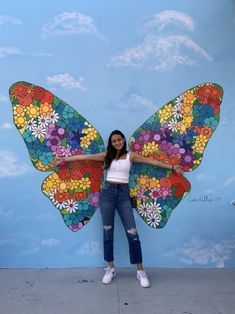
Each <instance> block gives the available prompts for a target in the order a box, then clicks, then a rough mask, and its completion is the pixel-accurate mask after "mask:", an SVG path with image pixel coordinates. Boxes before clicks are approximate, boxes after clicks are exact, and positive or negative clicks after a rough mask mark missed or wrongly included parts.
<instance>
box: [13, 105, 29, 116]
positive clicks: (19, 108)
mask: <svg viewBox="0 0 235 314" xmlns="http://www.w3.org/2000/svg"><path fill="white" fill-rule="evenodd" d="M25 111H26V109H25V107H23V106H21V105H16V106H15V107H14V108H13V113H14V116H17V117H19V116H24V114H25Z"/></svg>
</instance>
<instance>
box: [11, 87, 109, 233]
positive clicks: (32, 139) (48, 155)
mask: <svg viewBox="0 0 235 314" xmlns="http://www.w3.org/2000/svg"><path fill="white" fill-rule="evenodd" d="M9 94H10V100H11V103H12V106H13V119H14V124H15V126H16V128H17V129H18V131H19V132H20V134H21V136H22V138H23V140H24V142H25V144H26V147H27V149H28V152H29V156H30V159H31V161H32V163H33V165H34V166H35V167H36V168H37V169H38V170H40V171H47V172H48V171H53V172H52V173H51V174H50V175H49V176H48V177H47V178H46V179H45V180H44V181H43V183H42V192H43V193H44V195H46V196H47V197H48V198H49V199H50V200H51V202H52V203H53V204H54V205H55V207H56V208H57V209H58V210H59V211H60V213H61V215H62V217H63V219H64V221H65V224H66V225H67V226H68V227H69V229H71V230H72V231H77V230H79V229H81V228H82V227H83V226H84V225H85V224H87V223H88V222H89V220H90V219H91V217H92V216H93V214H94V212H95V210H96V208H97V207H98V206H99V194H100V189H101V185H102V180H103V163H102V162H97V161H79V162H78V161H74V162H69V163H64V164H62V165H59V167H55V168H53V167H52V165H51V163H52V161H53V160H54V158H55V157H59V156H66V157H67V156H73V155H79V154H90V153H94V154H95V153H99V152H102V151H104V144H103V140H102V138H101V136H100V134H99V133H98V132H97V130H96V129H95V128H94V127H93V126H92V125H91V124H90V123H89V122H88V121H87V120H85V119H84V118H83V117H82V116H81V115H80V114H78V113H77V111H76V110H74V109H73V108H72V107H70V106H69V105H68V104H67V103H66V102H64V101H63V100H61V99H60V98H58V97H56V96H55V95H53V94H52V93H51V92H49V91H47V90H45V89H44V88H42V87H40V86H36V85H33V84H30V83H27V82H17V83H15V84H13V85H12V86H11V87H10V91H9Z"/></svg>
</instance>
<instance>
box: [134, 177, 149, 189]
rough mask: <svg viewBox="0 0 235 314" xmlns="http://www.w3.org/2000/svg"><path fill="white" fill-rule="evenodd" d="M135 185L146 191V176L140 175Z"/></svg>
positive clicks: (147, 185)
mask: <svg viewBox="0 0 235 314" xmlns="http://www.w3.org/2000/svg"><path fill="white" fill-rule="evenodd" d="M136 181H137V184H138V185H139V186H140V188H142V189H148V188H149V177H148V176H147V175H143V174H141V175H140V176H139V177H138V178H137V179H136Z"/></svg>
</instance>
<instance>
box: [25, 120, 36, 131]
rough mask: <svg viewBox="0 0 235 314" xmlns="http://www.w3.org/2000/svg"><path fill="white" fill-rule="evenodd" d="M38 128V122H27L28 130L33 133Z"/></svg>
mask: <svg viewBox="0 0 235 314" xmlns="http://www.w3.org/2000/svg"><path fill="white" fill-rule="evenodd" d="M36 128H37V122H36V121H35V120H34V119H30V120H29V121H27V125H26V130H29V131H33V130H34V129H36Z"/></svg>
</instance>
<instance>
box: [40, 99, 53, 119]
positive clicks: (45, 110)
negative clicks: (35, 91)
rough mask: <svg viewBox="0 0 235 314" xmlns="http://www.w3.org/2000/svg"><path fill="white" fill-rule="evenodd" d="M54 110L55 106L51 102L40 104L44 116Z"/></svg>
mask: <svg viewBox="0 0 235 314" xmlns="http://www.w3.org/2000/svg"><path fill="white" fill-rule="evenodd" d="M52 112H53V108H52V106H51V105H50V104H48V103H47V102H45V103H44V104H41V106H40V114H41V115H43V116H46V115H49V114H50V113H52Z"/></svg>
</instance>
